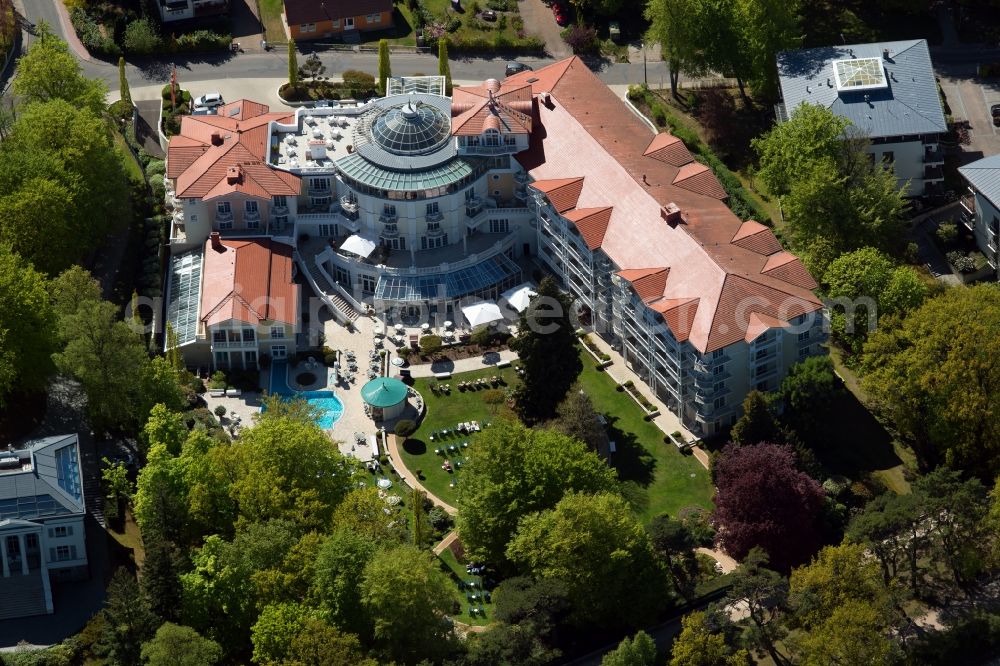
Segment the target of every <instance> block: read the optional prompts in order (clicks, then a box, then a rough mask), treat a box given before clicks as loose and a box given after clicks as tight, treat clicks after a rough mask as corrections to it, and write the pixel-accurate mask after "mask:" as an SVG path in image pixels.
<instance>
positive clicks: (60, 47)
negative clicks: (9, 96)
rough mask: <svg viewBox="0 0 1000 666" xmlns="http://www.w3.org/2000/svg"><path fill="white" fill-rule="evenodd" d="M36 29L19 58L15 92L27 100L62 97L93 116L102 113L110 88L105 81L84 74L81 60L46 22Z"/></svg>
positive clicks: (36, 100)
mask: <svg viewBox="0 0 1000 666" xmlns="http://www.w3.org/2000/svg"><path fill="white" fill-rule="evenodd" d="M36 31H37V37H36V38H35V39H34V40H33V41H32V42H31V47H30V48H29V49H28V52H27V53H25V54H24V55H23V56H21V57H20V58H18V59H17V77H16V78H15V79H14V92H15V93H16V94H17V95H18V96H20V97H21V98H23V99H24V100H25V101H26V102H28V103H31V102H48V101H50V100H54V99H59V100H63V101H65V102H68V103H69V104H70V105H72V106H73V107H75V108H78V109H87V110H89V111H90V112H91V113H92V114H93V115H94V116H99V115H100V114H101V113H103V112H104V106H105V102H104V96H105V95H106V94H107V92H108V89H107V85H106V84H105V83H104V81H103V80H101V79H88V78H87V77H85V76H84V75H83V70H82V68H81V67H80V61H79V60H77V59H76V56H74V55H73V54H71V53H70V52H69V47H68V46H67V45H66V42H64V41H63V40H61V39H59V38H58V37H57V36H55V35H54V34H53V33H52V29H51V27H49V25H48V24H47V23H45V22H44V21H39V22H38V25H37V26H36Z"/></svg>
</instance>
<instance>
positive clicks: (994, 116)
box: [993, 114, 1000, 127]
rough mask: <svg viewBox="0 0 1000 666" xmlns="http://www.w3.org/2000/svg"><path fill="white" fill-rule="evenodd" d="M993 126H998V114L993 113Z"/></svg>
mask: <svg viewBox="0 0 1000 666" xmlns="http://www.w3.org/2000/svg"><path fill="white" fill-rule="evenodd" d="M993 126H994V127H1000V114H993Z"/></svg>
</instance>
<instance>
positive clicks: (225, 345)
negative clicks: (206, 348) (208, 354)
mask: <svg viewBox="0 0 1000 666" xmlns="http://www.w3.org/2000/svg"><path fill="white" fill-rule="evenodd" d="M240 347H246V348H247V349H257V341H256V340H212V349H238V348H240Z"/></svg>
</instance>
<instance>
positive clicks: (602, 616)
mask: <svg viewBox="0 0 1000 666" xmlns="http://www.w3.org/2000/svg"><path fill="white" fill-rule="evenodd" d="M460 515H461V514H460ZM507 556H508V557H509V558H510V559H511V561H512V562H514V563H515V564H516V565H518V566H519V567H520V568H521V569H522V570H523V571H526V572H530V573H532V574H533V575H535V576H540V577H543V578H558V579H560V580H563V581H565V582H566V585H567V590H568V592H569V597H570V601H571V602H572V604H573V615H574V618H575V619H576V621H577V622H580V623H583V624H591V623H601V624H602V625H605V626H606V625H607V624H611V625H619V626H635V625H636V624H638V623H639V622H641V621H642V620H643V619H644V618H646V617H649V615H650V614H654V613H655V612H656V611H657V610H658V609H659V607H660V606H661V605H662V603H663V601H664V598H665V592H666V587H667V585H666V580H665V576H664V574H663V570H662V569H661V568H660V567H659V566H658V565H657V562H656V558H655V556H654V554H653V546H652V542H651V541H650V538H649V535H648V534H647V533H646V531H645V530H644V529H643V528H642V525H640V524H639V522H638V521H637V520H636V518H635V515H634V514H633V513H632V511H631V509H630V508H629V505H628V504H627V503H626V502H625V500H623V499H622V498H621V497H619V496H617V495H612V494H610V493H600V494H597V495H585V494H582V493H570V494H567V495H566V496H565V497H563V498H562V499H561V500H560V501H559V503H558V504H556V506H555V508H553V509H551V510H548V511H542V512H541V513H533V514H530V515H528V516H525V517H524V518H522V519H521V522H520V525H519V527H518V530H517V534H516V535H515V536H514V538H513V539H512V540H511V542H510V544H509V545H508V547H507Z"/></svg>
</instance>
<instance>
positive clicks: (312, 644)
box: [284, 617, 377, 666]
mask: <svg viewBox="0 0 1000 666" xmlns="http://www.w3.org/2000/svg"><path fill="white" fill-rule="evenodd" d="M284 666H377V662H376V661H375V660H374V659H368V658H366V657H365V656H364V653H363V652H362V650H361V642H360V641H359V640H358V637H357V636H355V635H354V634H345V633H343V632H341V631H339V630H338V629H337V628H336V627H332V626H330V625H329V624H327V623H326V622H325V621H323V620H320V619H317V618H311V617H308V618H306V619H305V621H304V622H303V625H302V629H301V631H299V633H298V634H296V635H295V636H293V637H292V642H291V645H289V647H288V659H287V660H285V662H284Z"/></svg>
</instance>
